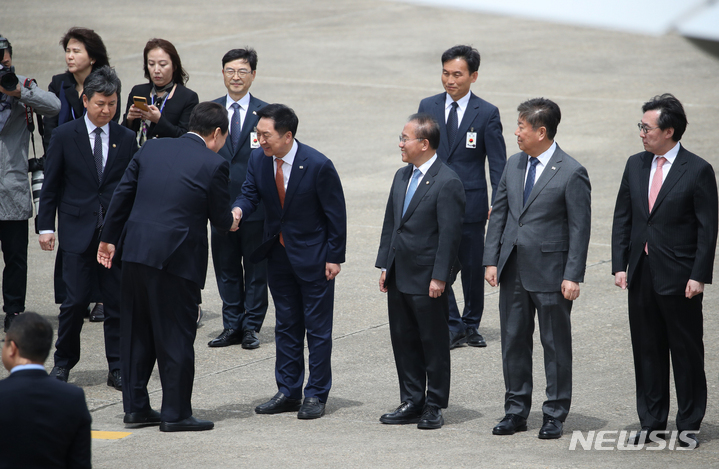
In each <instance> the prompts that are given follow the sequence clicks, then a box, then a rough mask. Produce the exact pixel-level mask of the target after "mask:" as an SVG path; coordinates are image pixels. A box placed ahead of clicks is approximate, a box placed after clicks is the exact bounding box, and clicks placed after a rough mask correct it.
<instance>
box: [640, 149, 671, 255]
mask: <svg viewBox="0 0 719 469" xmlns="http://www.w3.org/2000/svg"><path fill="white" fill-rule="evenodd" d="M666 162H667V159H666V158H664V157H663V156H660V157H659V158H657V169H656V171H654V178H653V179H652V185H651V187H650V188H649V213H652V210H653V209H654V203H655V202H656V201H657V196H658V195H659V190H660V189H661V188H662V182H664V170H663V169H662V166H664V163H666ZM644 252H645V253H647V255H648V254H649V243H645V244H644Z"/></svg>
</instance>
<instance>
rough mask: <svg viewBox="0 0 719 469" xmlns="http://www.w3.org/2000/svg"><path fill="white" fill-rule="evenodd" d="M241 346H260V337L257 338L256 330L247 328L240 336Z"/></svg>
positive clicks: (253, 347) (249, 347)
mask: <svg viewBox="0 0 719 469" xmlns="http://www.w3.org/2000/svg"><path fill="white" fill-rule="evenodd" d="M242 348H244V349H247V350H252V349H256V348H260V339H258V338H257V332H255V331H253V330H251V329H249V330H246V331H245V332H244V334H243V336H242Z"/></svg>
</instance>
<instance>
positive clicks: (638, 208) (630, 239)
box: [493, 146, 719, 296]
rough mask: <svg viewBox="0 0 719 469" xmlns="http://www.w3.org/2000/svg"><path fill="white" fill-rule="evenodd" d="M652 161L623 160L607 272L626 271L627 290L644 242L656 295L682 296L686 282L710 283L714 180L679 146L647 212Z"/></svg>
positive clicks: (640, 156) (648, 156)
mask: <svg viewBox="0 0 719 469" xmlns="http://www.w3.org/2000/svg"><path fill="white" fill-rule="evenodd" d="M653 159H654V155H653V154H652V153H649V152H648V151H645V152H641V153H637V154H636V155H633V156H631V157H629V161H627V166H626V168H625V170H624V176H623V177H622V183H621V185H620V186H619V194H618V195H617V203H616V206H615V209H614V226H613V228H612V272H613V273H616V272H624V271H626V272H627V283H629V284H630V285H631V280H632V277H633V274H634V272H635V271H636V268H637V264H638V263H639V258H640V256H641V254H642V252H643V251H644V245H645V244H647V243H648V245H649V256H648V257H647V259H648V261H649V264H650V266H651V269H650V270H651V273H652V281H653V284H654V288H655V289H656V291H657V293H659V294H660V295H682V296H683V295H684V290H685V288H686V286H687V282H688V281H689V279H692V280H696V281H697V282H702V283H711V282H712V270H713V268H714V254H715V252H716V243H717V225H718V222H717V218H718V217H719V215H718V211H719V208H718V205H719V204H718V203H717V183H716V177H715V176H714V170H713V169H712V167H711V165H710V164H709V163H707V162H706V161H704V160H703V159H701V158H700V157H698V156H697V155H695V154H694V153H691V152H690V151H687V150H686V149H685V148H684V146H682V147H681V148H680V149H679V153H678V154H677V157H676V159H675V160H674V163H673V164H672V166H671V168H670V169H669V173H668V174H667V176H666V179H665V180H664V183H663V184H662V188H661V189H660V190H659V194H658V195H657V200H656V201H655V202H654V208H653V209H652V212H651V213H649V174H650V171H651V168H652V160H653ZM493 216H494V215H493Z"/></svg>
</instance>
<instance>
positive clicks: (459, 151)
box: [419, 46, 507, 348]
mask: <svg viewBox="0 0 719 469" xmlns="http://www.w3.org/2000/svg"><path fill="white" fill-rule="evenodd" d="M479 61H480V57H479V52H477V49H474V48H472V47H471V46H454V47H452V48H450V49H448V50H447V51H445V52H444V54H442V85H443V86H444V89H445V93H440V94H438V95H435V96H430V97H429V98H425V99H423V100H422V102H421V103H420V105H419V112H426V113H428V114H430V115H431V116H432V117H434V119H435V120H436V121H437V122H439V123H440V125H439V129H440V135H441V138H440V142H439V147H438V148H437V155H438V156H439V158H440V159H441V160H442V162H444V163H445V164H446V165H447V166H449V167H450V168H452V169H453V170H454V171H455V172H456V173H457V174H458V175H459V178H460V179H461V180H462V184H463V185H464V191H465V192H464V193H465V197H466V199H467V209H466V211H465V216H464V225H463V226H462V243H461V244H460V246H459V261H460V263H461V264H462V275H461V278H462V291H463V292H464V310H463V312H462V314H461V317H460V313H459V308H458V307H457V300H456V299H455V297H454V291H453V290H452V287H451V286H449V288H448V291H447V294H448V295H449V331H450V348H455V347H457V346H459V345H462V344H464V343H467V344H468V345H471V346H473V347H486V346H487V343H486V341H485V340H484V337H482V335H481V334H480V333H479V331H478V328H479V323H480V321H481V320H482V312H483V311H484V281H483V280H484V266H483V265H482V255H483V253H484V226H485V224H486V223H487V218H488V216H489V212H490V210H489V208H488V205H487V180H486V178H485V175H484V168H485V164H484V162H485V159H486V160H488V161H489V177H490V180H491V182H492V198H493V199H494V194H495V193H496V192H497V184H498V183H499V178H500V177H501V176H502V171H503V170H504V164H505V162H506V159H507V149H506V147H505V144H504V137H502V122H501V121H500V119H499V110H498V109H497V108H496V106H494V105H492V104H490V103H488V102H487V101H485V100H483V99H481V98H479V97H477V96H476V95H475V94H474V93H472V92H471V91H470V90H469V88H470V86H471V85H472V83H474V82H475V81H477V75H478V72H477V70H479Z"/></svg>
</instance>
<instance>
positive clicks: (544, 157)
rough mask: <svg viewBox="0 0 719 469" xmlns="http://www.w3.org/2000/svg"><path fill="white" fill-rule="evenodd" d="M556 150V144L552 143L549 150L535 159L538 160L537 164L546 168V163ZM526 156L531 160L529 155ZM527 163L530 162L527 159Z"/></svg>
mask: <svg viewBox="0 0 719 469" xmlns="http://www.w3.org/2000/svg"><path fill="white" fill-rule="evenodd" d="M556 149H557V142H552V145H551V146H550V147H549V148H547V149H546V150H545V151H544V153H542V154H541V155H539V156H538V157H537V159H538V160H539V164H541V165H542V166H547V163H549V159H550V158H551V157H552V155H553V154H554V152H555V150H556ZM527 156H528V157H529V158H532V157H531V156H529V155H527ZM527 161H528V162H529V161H531V160H529V159H528V160H527Z"/></svg>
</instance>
